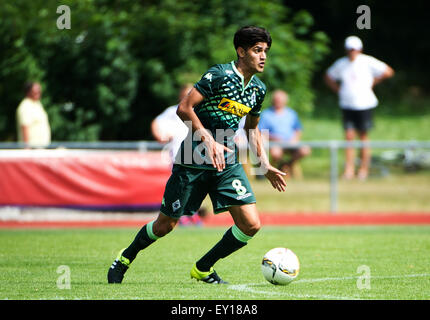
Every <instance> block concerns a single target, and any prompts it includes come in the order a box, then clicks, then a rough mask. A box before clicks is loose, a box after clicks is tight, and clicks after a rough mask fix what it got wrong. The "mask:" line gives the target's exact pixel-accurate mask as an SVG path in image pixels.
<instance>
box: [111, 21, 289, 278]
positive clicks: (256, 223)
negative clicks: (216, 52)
mask: <svg viewBox="0 0 430 320" xmlns="http://www.w3.org/2000/svg"><path fill="white" fill-rule="evenodd" d="M233 42H234V47H235V49H236V53H237V60H236V61H232V62H231V63H226V64H217V65H215V66H213V67H211V68H210V69H209V70H208V71H207V72H206V73H205V74H204V75H203V76H202V78H201V80H200V81H199V82H197V83H196V84H195V85H194V88H193V89H192V90H191V92H190V93H189V94H188V95H187V96H186V97H185V98H184V99H183V100H182V101H181V103H180V104H179V107H178V111H177V114H178V115H179V117H180V118H181V119H182V120H183V121H184V122H186V123H187V125H188V126H189V127H190V129H191V130H189V133H188V136H187V138H186V139H185V140H184V141H183V142H182V144H181V149H180V151H179V152H178V154H177V157H176V163H175V165H174V166H173V170H172V175H171V176H170V178H169V180H168V182H167V184H166V189H165V192H164V197H163V202H162V206H161V209H160V213H159V215H158V218H157V219H156V220H155V221H152V222H150V223H148V224H147V225H145V226H143V228H142V229H141V230H140V231H139V232H138V234H137V235H136V237H135V239H134V241H133V242H132V243H131V244H130V245H129V246H128V247H127V248H126V249H124V250H122V251H120V253H119V255H118V257H117V259H116V260H115V261H114V262H113V264H112V266H111V267H110V268H109V271H108V282H109V283H121V282H122V280H123V277H124V273H125V272H126V270H127V269H128V268H129V266H130V264H131V262H132V261H133V260H134V259H135V258H136V256H137V254H138V252H140V251H141V250H143V249H145V248H146V247H148V246H149V245H150V244H152V243H153V242H154V241H156V240H157V239H159V238H161V237H163V236H165V235H166V234H167V233H169V232H170V231H172V229H173V228H174V227H175V226H176V224H177V223H178V220H179V218H180V217H181V216H182V215H192V214H193V213H194V212H195V211H196V210H197V209H199V207H200V204H201V202H202V201H203V199H204V198H205V196H206V195H207V194H209V196H210V198H211V200H212V205H213V209H214V213H219V212H223V211H229V212H230V214H231V216H232V218H233V220H234V225H233V226H232V227H231V228H229V229H228V230H227V231H226V233H225V234H224V236H223V237H222V239H221V240H220V241H219V242H218V243H217V244H215V246H213V247H212V248H211V249H210V250H209V251H208V252H207V253H206V254H204V255H203V256H202V257H201V258H200V259H199V260H198V261H197V262H196V263H195V264H194V265H193V267H192V268H191V272H190V274H191V277H192V278H194V279H197V280H201V281H203V282H206V283H211V284H213V283H225V281H223V280H222V279H221V278H220V277H219V276H218V275H217V273H216V272H215V270H214V268H213V265H214V264H215V263H216V262H217V261H218V260H219V259H222V258H225V257H227V256H229V255H230V254H232V253H233V252H235V251H236V250H238V249H240V248H242V247H243V246H245V245H246V244H247V242H248V241H249V240H250V239H252V237H253V236H254V235H255V234H256V233H257V231H258V230H259V229H260V219H259V216H258V211H257V208H256V205H255V202H256V199H255V196H254V192H253V191H252V189H251V185H250V183H249V181H248V179H247V177H246V175H245V172H244V170H243V167H242V165H241V164H239V163H238V161H237V154H236V152H234V151H233V150H232V148H233V149H235V147H234V146H235V143H234V133H235V131H236V130H237V129H238V124H239V121H240V119H241V118H242V117H244V116H246V123H245V131H246V133H247V135H248V141H249V144H250V147H251V148H252V149H253V150H255V152H256V155H257V156H258V158H259V159H260V161H261V166H262V168H263V170H264V171H265V176H266V177H267V179H268V180H269V181H270V183H271V184H272V186H273V187H274V188H275V189H277V190H279V191H285V187H286V182H285V180H284V177H283V176H284V175H285V174H284V173H283V172H281V171H279V170H277V169H276V168H274V167H272V166H271V165H270V163H269V161H268V158H267V155H266V154H265V152H264V148H263V145H262V140H261V134H260V132H259V130H258V127H257V125H258V120H259V115H260V112H261V104H262V102H263V99H264V96H265V94H266V86H265V85H264V83H263V82H261V81H260V80H259V79H258V78H257V76H255V74H256V73H259V72H263V70H264V66H265V63H266V56H267V52H268V50H269V48H270V46H271V43H272V39H271V37H270V34H269V33H268V32H267V31H266V30H265V29H263V28H259V27H252V26H248V27H243V28H241V29H239V30H238V31H237V32H236V33H235V35H234V41H233Z"/></svg>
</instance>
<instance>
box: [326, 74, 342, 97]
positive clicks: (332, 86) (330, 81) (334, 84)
mask: <svg viewBox="0 0 430 320" xmlns="http://www.w3.org/2000/svg"><path fill="white" fill-rule="evenodd" d="M324 82H325V84H326V85H327V87H329V88H330V90H331V91H333V92H334V93H338V92H339V88H340V86H339V83H338V82H337V81H336V80H334V79H333V78H332V77H330V76H329V75H328V74H327V73H326V74H325V75H324Z"/></svg>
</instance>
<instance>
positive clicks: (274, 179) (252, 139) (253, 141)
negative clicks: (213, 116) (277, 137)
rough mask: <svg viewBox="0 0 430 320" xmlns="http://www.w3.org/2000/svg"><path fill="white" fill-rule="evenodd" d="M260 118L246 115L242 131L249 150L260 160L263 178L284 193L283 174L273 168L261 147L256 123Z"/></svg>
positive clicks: (261, 143)
mask: <svg viewBox="0 0 430 320" xmlns="http://www.w3.org/2000/svg"><path fill="white" fill-rule="evenodd" d="M259 119H260V117H256V116H253V115H251V114H248V115H247V116H246V121H245V126H244V130H245V133H246V137H247V138H248V141H249V145H250V147H251V150H252V151H253V152H254V154H255V155H256V156H257V158H258V159H259V160H260V165H261V166H262V168H263V169H264V170H265V171H266V173H265V176H266V178H267V179H268V180H269V181H270V183H271V184H272V186H273V188H275V189H277V190H278V191H285V188H286V186H287V183H286V182H285V179H284V177H283V176H285V173H284V172H282V171H280V170H278V169H276V168H275V167H273V166H272V165H271V164H270V162H269V158H268V157H267V154H266V151H265V150H264V147H263V139H262V137H261V132H260V130H259V129H258V121H259Z"/></svg>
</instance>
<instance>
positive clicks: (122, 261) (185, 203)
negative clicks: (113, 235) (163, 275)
mask: <svg viewBox="0 0 430 320" xmlns="http://www.w3.org/2000/svg"><path fill="white" fill-rule="evenodd" d="M196 170H197V169H196ZM196 170H194V171H193V170H192V169H187V168H185V167H182V166H178V165H176V166H174V167H173V169H172V175H171V176H170V178H169V180H168V181H167V184H166V188H165V191H164V195H163V201H162V204H161V208H160V213H159V215H158V217H157V219H156V220H154V221H151V222H150V223H148V224H146V225H145V226H143V227H142V229H141V230H140V231H139V232H138V233H137V235H136V236H135V238H134V240H133V241H132V243H131V244H130V245H129V246H128V247H127V248H126V249H124V250H122V251H120V253H119V254H118V257H117V259H116V260H115V261H114V262H113V264H112V266H111V267H110V269H109V272H108V282H109V283H121V282H122V279H123V276H124V273H125V272H126V271H127V269H128V267H129V266H130V264H131V262H133V260H134V259H135V258H136V256H137V254H138V253H139V252H140V251H141V250H143V249H145V248H146V247H148V246H149V245H151V244H152V243H154V242H155V241H156V240H157V239H159V238H160V237H163V236H165V235H166V234H168V233H169V232H170V231H171V230H173V228H174V227H175V226H176V224H177V223H178V221H179V218H180V217H181V216H182V215H183V214H193V213H194V212H196V211H197V210H198V209H199V207H200V205H201V202H202V201H203V199H204V196H205V195H206V193H205V189H204V188H203V187H202V186H201V183H200V178H201V176H202V173H203V170H197V171H196Z"/></svg>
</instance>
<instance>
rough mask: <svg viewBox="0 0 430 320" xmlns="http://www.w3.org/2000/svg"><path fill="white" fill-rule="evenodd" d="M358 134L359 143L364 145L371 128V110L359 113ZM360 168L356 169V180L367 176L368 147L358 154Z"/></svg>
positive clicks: (368, 166)
mask: <svg viewBox="0 0 430 320" xmlns="http://www.w3.org/2000/svg"><path fill="white" fill-rule="evenodd" d="M357 126H358V134H359V138H360V141H361V142H363V143H366V142H368V141H369V134H368V132H369V131H370V129H371V128H372V127H373V119H372V109H368V110H362V111H360V117H359V123H358V124H357ZM360 160H361V161H360V168H359V169H358V178H359V179H361V180H364V179H366V178H367V176H368V175H369V169H370V162H371V150H370V147H368V146H364V147H363V148H362V149H361V152H360Z"/></svg>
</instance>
